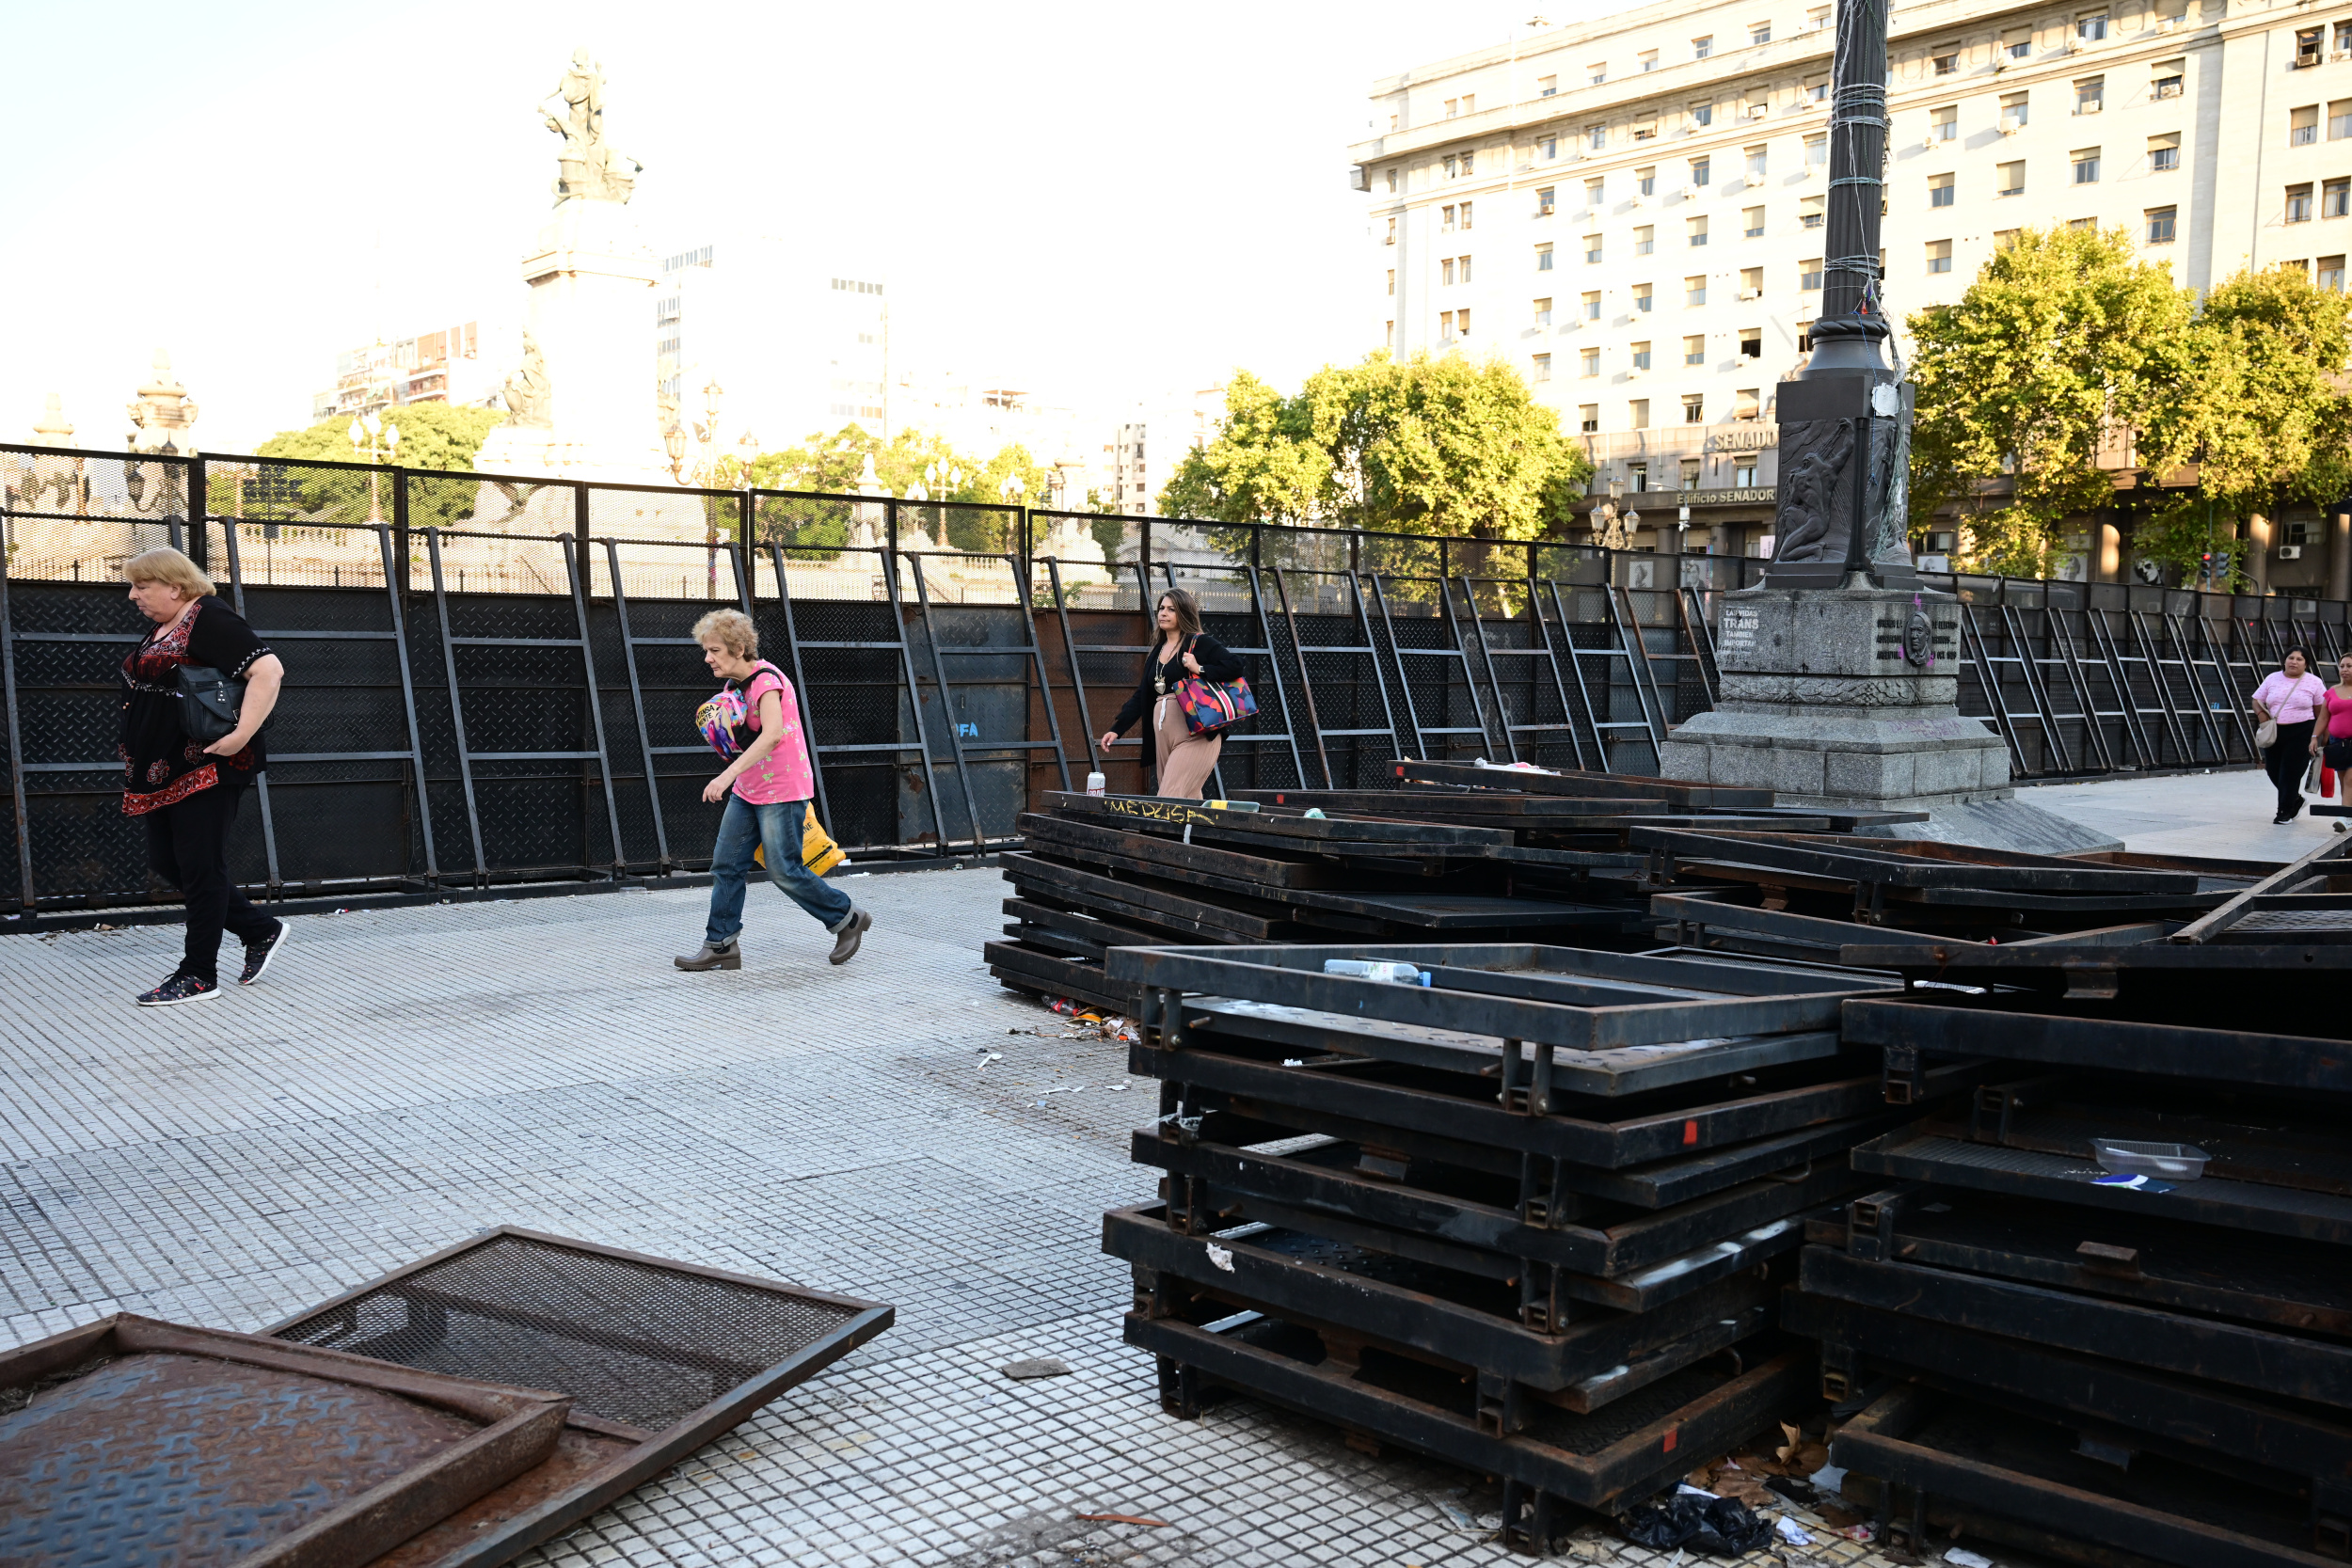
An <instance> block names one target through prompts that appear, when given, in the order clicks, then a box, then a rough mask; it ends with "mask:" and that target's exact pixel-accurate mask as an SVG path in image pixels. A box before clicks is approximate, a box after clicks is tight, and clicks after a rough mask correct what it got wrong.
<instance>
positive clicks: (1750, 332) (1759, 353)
mask: <svg viewBox="0 0 2352 1568" xmlns="http://www.w3.org/2000/svg"><path fill="white" fill-rule="evenodd" d="M1740 357H1741V358H1742V359H1761V358H1763V357H1764V329H1763V328H1762V327H1760V326H1743V327H1741V328H1740ZM1749 395H1750V396H1754V395H1755V394H1753V393H1750V394H1749Z"/></svg>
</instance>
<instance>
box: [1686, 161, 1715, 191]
mask: <svg viewBox="0 0 2352 1568" xmlns="http://www.w3.org/2000/svg"><path fill="white" fill-rule="evenodd" d="M1714 169H1715V165H1714V160H1712V159H1710V158H1693V159H1692V160H1691V183H1692V184H1693V185H1696V186H1698V187H1699V188H1700V189H1702V190H1704V189H1705V188H1706V187H1707V182H1708V180H1709V179H1711V178H1712V177H1713V175H1714Z"/></svg>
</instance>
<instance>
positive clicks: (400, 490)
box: [384, 468, 408, 618]
mask: <svg viewBox="0 0 2352 1568" xmlns="http://www.w3.org/2000/svg"><path fill="white" fill-rule="evenodd" d="M395 570H397V571H398V573H399V578H398V580H397V581H395V580H394V578H393V576H392V574H393V572H394V571H395ZM384 581H385V583H386V584H387V585H388V586H389V587H390V588H391V590H392V592H393V594H395V595H398V594H405V593H407V592H408V470H407V469H405V468H394V469H393V470H392V553H391V554H390V555H389V556H387V557H386V558H385V561H384ZM392 604H393V607H394V608H393V611H392V613H393V616H394V617H395V618H397V617H398V616H399V613H400V611H399V608H398V607H399V604H400V600H399V599H398V598H397V597H395V598H394V599H393V600H392Z"/></svg>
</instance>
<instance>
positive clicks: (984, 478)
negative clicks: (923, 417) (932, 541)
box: [720, 424, 1053, 554]
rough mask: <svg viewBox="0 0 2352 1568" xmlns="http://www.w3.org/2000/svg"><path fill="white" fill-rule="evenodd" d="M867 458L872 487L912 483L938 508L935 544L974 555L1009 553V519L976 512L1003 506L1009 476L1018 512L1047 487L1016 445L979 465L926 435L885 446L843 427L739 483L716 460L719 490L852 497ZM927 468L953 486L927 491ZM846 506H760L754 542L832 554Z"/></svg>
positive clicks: (733, 465) (732, 468) (759, 465)
mask: <svg viewBox="0 0 2352 1568" xmlns="http://www.w3.org/2000/svg"><path fill="white" fill-rule="evenodd" d="M869 457H870V458H872V459H873V460H874V478H875V481H876V483H879V484H880V485H881V486H882V490H883V491H884V492H885V493H886V494H889V495H893V496H903V495H905V494H907V492H909V491H910V490H912V489H914V486H915V485H916V484H917V483H920V484H921V485H922V486H923V487H924V489H925V490H926V491H928V492H929V493H930V499H931V500H932V502H934V503H945V504H942V505H940V506H939V509H938V519H939V520H944V522H945V525H946V539H945V540H944V541H942V542H943V543H944V544H946V545H947V546H949V547H951V548H954V549H959V550H970V551H974V552H976V553H982V554H1001V553H1003V552H1005V551H1007V550H1009V549H1010V548H1012V546H1013V541H1012V538H1011V535H1010V531H1009V527H1008V524H1009V521H1010V517H1011V514H1009V513H1008V512H1004V511H996V510H989V511H981V510H977V508H979V507H989V508H997V507H1002V506H1004V505H1005V504H1006V499H1005V483H1006V481H1007V480H1008V479H1009V478H1011V477H1012V476H1013V475H1015V474H1018V475H1019V476H1020V478H1021V486H1022V489H1021V500H1022V504H1024V505H1030V506H1034V505H1037V504H1039V503H1040V502H1041V501H1043V500H1044V499H1046V497H1047V495H1048V494H1049V491H1050V486H1051V484H1052V481H1053V470H1052V469H1051V468H1049V467H1045V466H1044V465H1042V464H1041V463H1039V462H1038V461H1037V460H1036V459H1035V458H1033V457H1031V456H1030V455H1029V452H1028V449H1026V448H1025V447H1023V446H1022V445H1020V444H1019V443H1018V442H1015V443H1013V444H1012V445H1009V446H1006V447H1003V448H1000V449H999V450H998V451H997V452H996V455H995V456H993V457H991V458H989V459H988V460H987V461H985V462H982V461H980V460H979V459H977V458H975V457H972V456H970V455H968V454H967V453H964V452H961V451H957V450H956V449H955V447H954V446H953V445H952V444H950V443H949V442H948V441H947V440H946V439H945V438H944V437H942V436H936V435H933V434H930V432H927V431H919V430H901V431H899V432H898V434H897V435H896V436H892V437H891V438H890V439H889V440H888V441H887V442H885V441H883V440H882V437H880V436H876V435H874V434H873V433H872V432H870V431H868V430H866V428H865V427H863V426H861V425H855V424H849V425H844V426H842V427H841V428H840V429H839V430H837V431H834V433H833V434H832V435H830V436H828V435H825V434H824V433H823V432H821V431H820V432H817V433H815V434H812V435H811V436H808V438H807V439H806V440H804V441H803V442H802V443H801V444H800V445H799V446H797V447H790V448H787V449H786V450H785V451H771V452H764V453H762V454H761V455H760V456H759V457H758V458H757V459H756V460H755V462H753V463H752V465H751V467H750V468H749V470H748V473H747V472H746V470H745V469H744V467H742V465H741V464H740V462H739V460H738V459H736V458H734V457H732V456H728V457H724V458H722V459H721V462H720V470H721V478H722V485H723V487H724V488H733V487H735V486H738V485H740V484H743V483H746V482H747V481H748V483H751V484H752V485H754V486H755V487H757V488H759V489H763V490H807V491H816V492H818V493H820V494H823V495H827V496H842V497H847V496H852V495H855V494H856V493H857V490H858V486H859V484H860V483H861V482H862V479H863V476H864V474H865V471H866V459H867V458H869ZM934 467H935V468H936V469H937V470H938V471H939V473H940V474H941V475H943V476H946V475H947V474H950V473H952V474H954V475H955V476H956V477H955V479H954V481H953V482H952V483H950V482H949V481H948V480H946V478H945V477H943V478H942V479H941V480H940V481H939V482H938V483H933V482H932V481H931V479H930V472H931V470H932V469H933V468H934ZM957 503H962V504H961V505H959V504H957ZM853 510H854V503H853V502H850V501H848V500H806V499H787V498H782V497H764V498H762V499H761V500H760V503H759V512H758V517H759V525H758V526H759V535H760V538H761V539H762V540H769V539H776V540H781V541H782V542H783V543H785V544H786V545H787V546H792V547H795V548H800V549H826V548H836V549H837V548H839V547H840V546H841V545H842V544H843V543H844V542H845V541H846V540H847V539H848V538H849V531H850V525H851V523H852V522H853V521H854V519H853V518H852V516H851V513H852V511H853ZM918 520H919V521H920V522H921V523H922V525H923V526H924V527H925V528H926V529H927V530H929V529H930V528H932V527H933V526H934V521H935V519H934V516H933V515H930V514H928V513H927V514H926V515H922V516H921V517H920V518H919V519H918Z"/></svg>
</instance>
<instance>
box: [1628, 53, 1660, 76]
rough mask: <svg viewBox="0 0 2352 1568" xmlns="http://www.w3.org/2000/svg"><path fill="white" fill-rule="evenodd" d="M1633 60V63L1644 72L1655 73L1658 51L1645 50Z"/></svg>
mask: <svg viewBox="0 0 2352 1568" xmlns="http://www.w3.org/2000/svg"><path fill="white" fill-rule="evenodd" d="M1633 58H1634V63H1635V64H1637V65H1639V66H1640V67H1641V68H1642V69H1643V70H1644V71H1656V70H1657V69H1658V51H1657V50H1655V49H1645V50H1643V51H1642V52H1641V53H1640V54H1639V55H1635V56H1634V57H1633Z"/></svg>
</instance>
